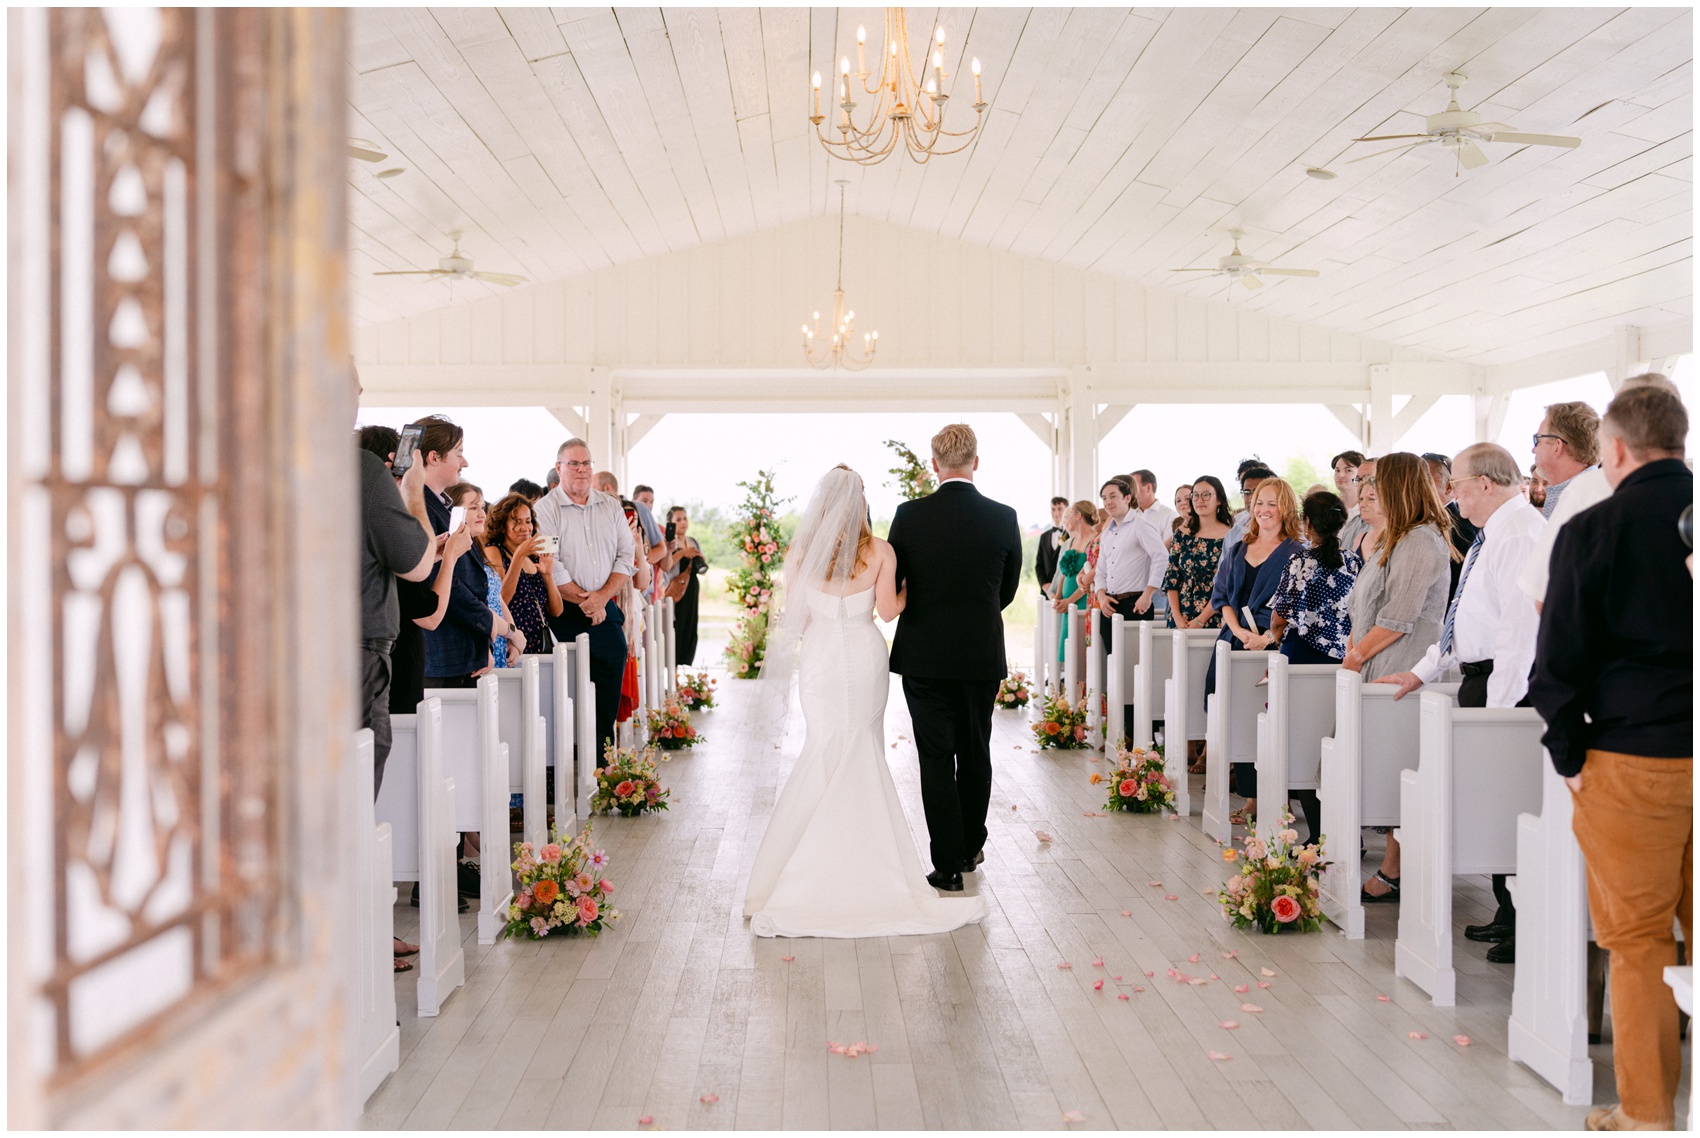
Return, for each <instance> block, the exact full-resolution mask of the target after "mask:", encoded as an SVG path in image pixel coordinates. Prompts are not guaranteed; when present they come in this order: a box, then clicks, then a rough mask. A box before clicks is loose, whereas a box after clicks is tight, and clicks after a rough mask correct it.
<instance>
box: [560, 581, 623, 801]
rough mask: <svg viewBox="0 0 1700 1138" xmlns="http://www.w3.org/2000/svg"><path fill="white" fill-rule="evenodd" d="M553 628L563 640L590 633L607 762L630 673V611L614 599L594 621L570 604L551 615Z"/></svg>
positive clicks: (602, 754)
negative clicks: (622, 686)
mask: <svg viewBox="0 0 1700 1138" xmlns="http://www.w3.org/2000/svg"><path fill="white" fill-rule="evenodd" d="M549 631H550V632H552V633H554V634H555V640H556V642H557V643H560V644H571V643H572V642H573V641H574V640H575V639H577V637H578V634H579V633H581V632H587V633H589V634H590V684H591V686H592V687H593V688H595V689H596V740H597V743H596V747H597V754H596V765H597V766H598V767H604V766H607V765H608V763H607V754H608V748H609V746H611V745H612V744H613V742H614V717H615V715H617V714H618V713H619V710H620V683H621V681H622V680H624V679H625V676H626V614H625V613H623V612H621V611H620V606H619V605H617V604H615V603H614V602H613V601H609V602H608V617H607V619H606V620H604V621H603V622H602V623H601V624H591V623H590V618H589V617H588V616H585V615H584V612H583V610H582V609H580V608H579V607H578V606H577V605H572V604H569V605H567V607H566V608H565V609H564V610H563V611H562V612H561V615H560V616H552V617H550V618H549Z"/></svg>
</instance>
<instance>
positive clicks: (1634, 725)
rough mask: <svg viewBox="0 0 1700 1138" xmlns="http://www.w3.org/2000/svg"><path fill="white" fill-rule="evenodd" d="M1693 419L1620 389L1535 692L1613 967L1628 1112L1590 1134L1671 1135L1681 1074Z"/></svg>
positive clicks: (1556, 594)
mask: <svg viewBox="0 0 1700 1138" xmlns="http://www.w3.org/2000/svg"><path fill="white" fill-rule="evenodd" d="M1687 434H1688V413H1687V411H1686V410H1685V409H1684V408H1683V406H1682V401H1681V400H1680V399H1678V398H1677V397H1676V396H1675V395H1674V394H1672V393H1671V392H1669V391H1666V390H1663V389H1661V388H1658V387H1638V388H1632V389H1630V390H1627V391H1625V392H1623V393H1622V394H1621V395H1619V396H1618V397H1617V398H1616V399H1614V400H1613V401H1612V403H1611V406H1610V407H1609V408H1607V409H1606V414H1605V418H1604V420H1603V421H1602V422H1601V424H1600V433H1599V441H1600V450H1601V452H1602V454H1601V468H1602V470H1603V472H1604V474H1605V476H1606V481H1607V482H1609V483H1611V486H1612V490H1613V493H1612V496H1611V497H1609V498H1607V499H1606V500H1605V501H1603V502H1601V503H1599V504H1598V505H1595V506H1592V507H1590V508H1589V509H1586V510H1584V511H1582V512H1581V513H1579V514H1577V515H1576V516H1575V517H1574V518H1572V519H1570V521H1569V522H1568V523H1566V524H1565V526H1564V528H1563V529H1561V530H1560V531H1559V533H1558V539H1557V541H1556V542H1555V543H1554V545H1553V552H1552V562H1551V572H1550V575H1549V579H1548V583H1547V593H1546V600H1545V602H1544V604H1543V605H1542V608H1541V631H1540V639H1539V641H1538V644H1537V648H1536V655H1535V677H1534V681H1533V683H1532V684H1531V686H1530V690H1529V694H1530V697H1531V700H1532V702H1533V703H1534V706H1535V708H1536V709H1537V710H1538V711H1540V713H1541V718H1542V719H1544V720H1545V721H1546V724H1547V731H1546V734H1545V735H1544V736H1543V737H1542V742H1544V743H1545V744H1546V748H1547V752H1548V753H1549V754H1550V755H1551V756H1552V763H1553V766H1554V768H1555V769H1557V771H1558V773H1559V774H1561V775H1563V776H1564V780H1565V782H1566V784H1568V785H1569V787H1570V790H1571V794H1572V801H1573V803H1574V806H1575V816H1574V820H1573V822H1572V828H1573V829H1574V830H1575V832H1576V840H1577V842H1578V843H1579V844H1580V845H1581V847H1582V853H1583V856H1584V857H1585V858H1586V860H1587V866H1588V908H1589V912H1590V913H1591V915H1592V916H1593V920H1594V933H1595V939H1596V940H1597V941H1598V942H1599V945H1600V947H1601V948H1604V949H1607V950H1609V951H1610V952H1611V954H1612V967H1611V1005H1612V1030H1613V1036H1614V1039H1613V1047H1612V1051H1613V1062H1614V1064H1615V1066H1616V1068H1617V1089H1618V1094H1619V1095H1620V1096H1621V1102H1620V1104H1619V1105H1617V1106H1612V1107H1600V1108H1598V1109H1596V1110H1595V1111H1594V1112H1593V1113H1592V1114H1590V1115H1589V1116H1588V1120H1587V1125H1588V1129H1590V1130H1629V1129H1668V1128H1670V1126H1671V1124H1672V1121H1673V1119H1674V1107H1673V1100H1674V1098H1675V1095H1676V1088H1677V1080H1678V1077H1679V1076H1680V1074H1681V1072H1682V1051H1681V1043H1680V1041H1679V1039H1678V1037H1677V1006H1676V1001H1675V999H1674V997H1673V996H1672V994H1671V992H1670V990H1669V989H1668V988H1667V987H1666V986H1665V984H1664V979H1663V973H1664V969H1665V967H1666V966H1667V965H1672V964H1675V963H1676V939H1675V937H1674V936H1673V935H1672V932H1671V927H1672V924H1673V921H1676V920H1680V921H1681V922H1682V929H1683V938H1684V940H1685V941H1686V942H1687V943H1688V944H1693V943H1694V938H1693V916H1694V902H1693V888H1694V863H1693V857H1694V816H1693V808H1694V792H1693V782H1692V780H1693V766H1694V760H1693V754H1694V750H1693V735H1694V695H1693V685H1694V666H1693V661H1694V631H1693V628H1694V599H1693V583H1692V580H1691V578H1690V576H1689V573H1688V568H1687V566H1686V564H1685V560H1686V555H1687V552H1688V551H1687V549H1686V547H1685V546H1684V544H1683V541H1682V538H1681V536H1680V534H1679V532H1678V519H1679V518H1680V517H1681V515H1682V511H1683V509H1684V507H1686V506H1689V505H1691V504H1692V503H1693V501H1694V475H1693V473H1692V472H1690V471H1689V469H1688V468H1687V467H1686V466H1684V465H1683V462H1682V452H1683V446H1684V442H1685V439H1686V437H1687Z"/></svg>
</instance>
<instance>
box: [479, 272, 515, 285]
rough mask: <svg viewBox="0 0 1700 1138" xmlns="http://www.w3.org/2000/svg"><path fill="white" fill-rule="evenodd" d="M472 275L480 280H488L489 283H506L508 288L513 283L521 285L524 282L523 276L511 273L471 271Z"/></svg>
mask: <svg viewBox="0 0 1700 1138" xmlns="http://www.w3.org/2000/svg"><path fill="white" fill-rule="evenodd" d="M472 275H473V276H474V277H476V278H477V279H479V280H481V281H489V282H490V283H491V284H499V285H506V286H507V287H508V288H513V287H514V286H515V285H522V284H524V283H525V278H524V277H516V276H514V275H513V274H512V273H473V274H472Z"/></svg>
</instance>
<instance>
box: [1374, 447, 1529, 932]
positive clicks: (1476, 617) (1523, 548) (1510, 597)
mask: <svg viewBox="0 0 1700 1138" xmlns="http://www.w3.org/2000/svg"><path fill="white" fill-rule="evenodd" d="M1452 470H1453V477H1452V478H1451V479H1450V480H1449V481H1448V488H1449V489H1451V490H1452V492H1453V493H1454V494H1456V495H1457V499H1458V508H1459V510H1460V511H1461V512H1462V513H1463V515H1464V517H1465V518H1467V519H1468V520H1469V521H1470V522H1471V523H1472V524H1473V525H1475V526H1477V527H1478V530H1479V532H1478V533H1477V534H1476V540H1475V541H1474V542H1473V543H1472V544H1471V546H1470V551H1469V553H1468V554H1467V555H1466V557H1465V558H1464V567H1463V570H1462V572H1461V573H1460V575H1459V579H1458V591H1457V592H1456V593H1455V594H1453V597H1452V604H1451V607H1450V608H1448V609H1447V611H1446V621H1445V623H1444V624H1443V625H1442V626H1441V630H1440V640H1439V642H1438V643H1436V644H1433V645H1430V646H1429V650H1428V651H1427V652H1426V653H1425V654H1424V655H1423V658H1422V659H1421V660H1419V661H1417V664H1416V666H1415V667H1413V668H1412V669H1411V670H1410V671H1408V672H1395V673H1394V674H1393V675H1390V676H1383V677H1382V678H1381V679H1379V680H1377V681H1376V683H1381V684H1397V685H1398V687H1399V694H1398V695H1397V696H1396V697H1395V698H1398V699H1402V698H1404V697H1405V696H1406V695H1408V694H1410V693H1411V692H1413V691H1415V690H1416V689H1417V688H1419V687H1421V686H1422V685H1423V684H1426V683H1433V682H1434V681H1435V680H1438V679H1439V678H1440V677H1441V676H1442V675H1444V674H1446V673H1448V672H1450V671H1451V670H1452V669H1453V668H1457V669H1458V670H1460V671H1461V672H1462V673H1463V677H1464V678H1463V683H1462V685H1461V686H1460V687H1459V689H1458V705H1459V706H1460V707H1517V706H1519V705H1524V704H1527V702H1528V694H1529V672H1530V669H1532V668H1533V667H1534V663H1535V639H1536V636H1537V635H1538V634H1539V632H1540V617H1539V615H1538V614H1537V613H1536V612H1535V607H1534V606H1533V605H1531V604H1530V603H1529V601H1528V598H1527V597H1525V596H1524V595H1523V590H1522V588H1521V587H1520V586H1519V585H1518V582H1517V578H1518V576H1519V574H1521V573H1522V571H1523V566H1524V565H1525V564H1526V563H1527V562H1528V560H1529V554H1530V551H1531V550H1533V549H1534V548H1535V545H1536V543H1537V542H1538V541H1539V540H1540V536H1541V532H1542V531H1543V530H1545V529H1546V525H1547V523H1546V519H1544V518H1542V517H1541V512H1540V511H1539V510H1537V509H1535V507H1533V506H1531V505H1529V503H1528V502H1527V501H1525V500H1524V498H1523V489H1522V487H1523V472H1522V471H1520V470H1519V469H1517V460H1516V459H1514V458H1512V457H1511V452H1510V451H1508V450H1506V449H1505V448H1504V447H1502V446H1498V445H1496V444H1494V443H1476V444H1475V445H1474V446H1468V447H1465V448H1464V449H1463V450H1461V451H1459V452H1458V457H1457V458H1456V459H1454V460H1453V463H1452ZM1493 894H1494V898H1495V900H1497V901H1498V902H1499V908H1498V911H1497V912H1495V914H1494V917H1493V920H1492V921H1490V922H1489V923H1488V924H1486V925H1470V926H1467V927H1466V928H1465V930H1464V935H1465V936H1467V937H1469V938H1470V939H1471V940H1478V941H1497V942H1498V943H1496V944H1495V945H1494V946H1493V947H1492V948H1490V949H1489V950H1488V959H1489V960H1490V961H1493V962H1494V963H1496V964H1509V963H1511V962H1512V961H1513V960H1515V953H1516V944H1515V941H1514V939H1513V937H1514V934H1515V932H1516V916H1517V911H1516V909H1515V907H1513V905H1512V903H1511V894H1510V892H1509V891H1508V890H1507V889H1506V887H1505V875H1504V874H1498V873H1496V874H1494V876H1493Z"/></svg>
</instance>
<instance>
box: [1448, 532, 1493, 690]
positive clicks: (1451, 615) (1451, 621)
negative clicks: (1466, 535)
mask: <svg viewBox="0 0 1700 1138" xmlns="http://www.w3.org/2000/svg"><path fill="white" fill-rule="evenodd" d="M1486 537H1487V530H1486V529H1481V530H1477V531H1476V540H1475V541H1472V542H1471V543H1470V555H1469V556H1468V557H1466V558H1464V571H1463V572H1462V573H1460V574H1459V575H1458V591H1457V592H1456V593H1454V594H1452V604H1451V605H1450V606H1449V607H1448V608H1447V610H1446V623H1445V624H1444V625H1443V626H1441V629H1440V655H1441V656H1442V657H1443V658H1444V657H1445V655H1446V654H1447V653H1448V652H1450V651H1452V632H1453V626H1454V625H1456V624H1457V623H1458V602H1459V601H1461V600H1463V599H1464V585H1465V584H1466V583H1467V582H1468V581H1469V580H1470V568H1471V567H1472V566H1473V565H1475V563H1476V555H1477V554H1478V553H1480V552H1481V551H1482V541H1483V540H1484V539H1485V538H1486Z"/></svg>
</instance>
